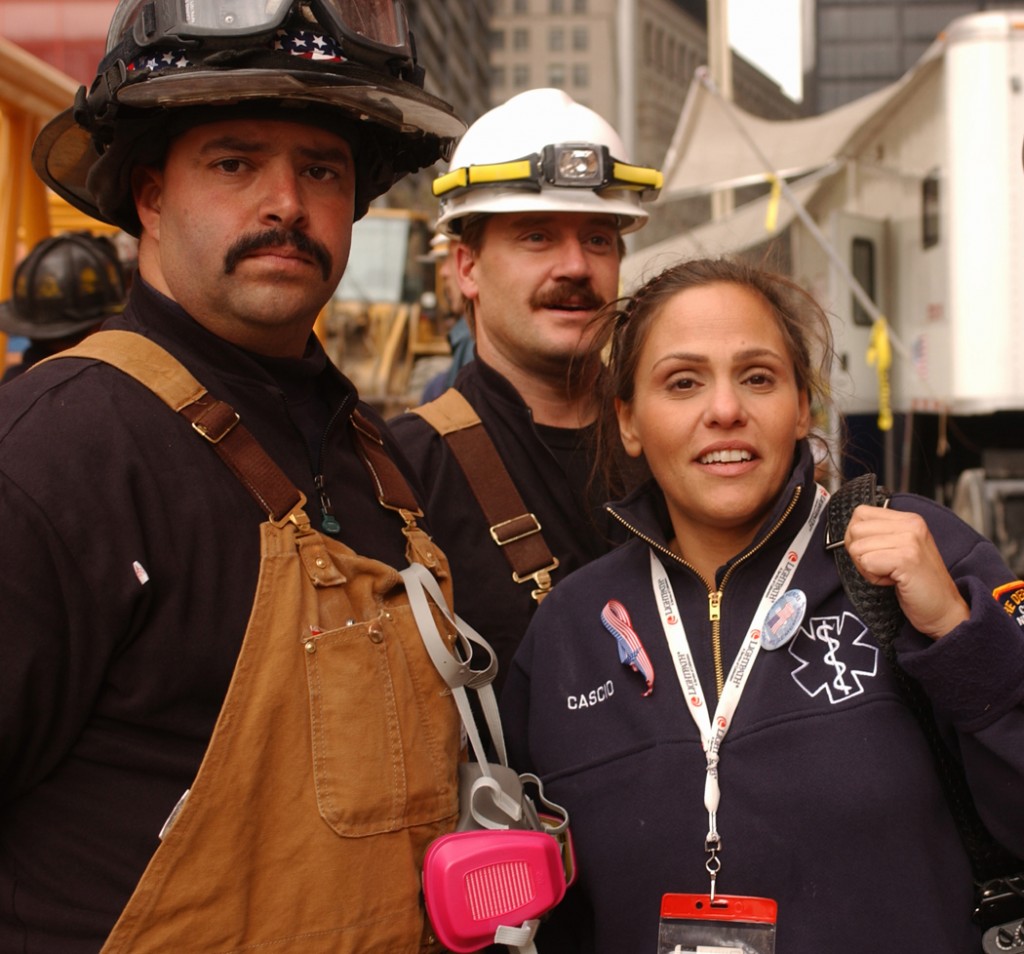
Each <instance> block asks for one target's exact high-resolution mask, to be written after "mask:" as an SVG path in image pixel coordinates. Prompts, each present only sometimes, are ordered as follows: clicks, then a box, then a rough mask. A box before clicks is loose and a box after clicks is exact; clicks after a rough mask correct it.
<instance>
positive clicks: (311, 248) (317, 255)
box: [224, 229, 334, 281]
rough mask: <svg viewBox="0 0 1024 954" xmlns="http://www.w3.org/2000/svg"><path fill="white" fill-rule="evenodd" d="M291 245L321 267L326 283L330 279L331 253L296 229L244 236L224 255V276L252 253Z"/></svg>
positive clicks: (273, 230) (268, 231)
mask: <svg viewBox="0 0 1024 954" xmlns="http://www.w3.org/2000/svg"><path fill="white" fill-rule="evenodd" d="M289 245H290V246H291V247H292V248H294V249H297V250H298V251H300V252H302V253H303V254H305V255H309V256H311V257H312V258H313V260H314V261H315V262H316V263H317V265H319V266H320V272H321V274H322V275H323V278H324V281H327V279H328V278H330V275H331V269H332V267H333V264H334V263H333V260H332V259H331V253H330V252H328V251H327V249H326V248H325V247H324V246H323V245H321V244H320V243H319V242H318V241H316V239H311V238H310V237H309V236H308V235H306V234H305V233H304V232H298V231H296V230H295V229H267V230H266V231H265V232H256V233H254V234H252V235H243V236H242V237H241V238H240V239H238V240H237V241H236V242H235V243H234V244H233V245H232V246H231V247H230V248H229V249H228V250H227V253H226V254H225V255H224V274H225V275H230V274H231V273H232V272H233V271H234V270H235V268H237V267H238V263H239V261H240V260H241V259H242V258H243V257H244V256H245V255H248V254H249V253H250V252H255V251H256V250H257V249H261V248H283V247H284V246H289Z"/></svg>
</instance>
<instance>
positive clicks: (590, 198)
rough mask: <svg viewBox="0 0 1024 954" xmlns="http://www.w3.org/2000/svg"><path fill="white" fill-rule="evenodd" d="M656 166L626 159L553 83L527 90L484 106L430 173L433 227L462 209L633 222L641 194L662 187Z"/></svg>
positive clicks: (446, 227) (453, 220) (457, 222)
mask: <svg viewBox="0 0 1024 954" xmlns="http://www.w3.org/2000/svg"><path fill="white" fill-rule="evenodd" d="M661 183H662V175H661V173H660V172H659V171H658V170H657V169H652V168H649V167H645V166H634V165H630V163H629V159H628V157H627V156H626V155H625V146H624V145H623V142H622V139H621V138H620V137H619V134H618V133H617V132H616V131H615V130H614V129H613V128H612V127H611V125H609V123H607V122H606V121H605V120H604V119H602V118H601V117H600V116H599V115H598V114H597V113H595V112H594V111H593V110H592V109H587V107H586V106H581V105H580V104H579V103H577V102H576V101H575V100H573V99H572V98H571V97H570V96H569V95H567V94H566V93H564V92H563V91H562V90H560V89H532V90H528V91H526V92H525V93H519V94H518V95H517V96H513V97H512V98H511V99H509V100H508V101H507V102H505V103H503V104H502V105H501V106H496V107H495V108H494V109H492V110H490V111H489V112H486V113H484V115H483V116H481V117H480V118H479V119H478V120H477V121H476V122H475V123H473V125H472V126H470V127H469V129H468V130H467V131H466V134H465V135H464V136H463V137H462V139H461V141H460V142H459V144H458V146H456V148H455V153H454V154H453V155H452V160H451V166H450V171H449V172H447V173H445V174H444V175H443V176H440V177H438V178H437V179H435V180H434V186H433V188H434V195H436V196H438V197H439V198H440V200H441V208H440V215H439V216H438V220H437V228H438V229H440V230H441V231H444V232H447V233H449V234H450V235H455V236H457V235H458V234H459V232H460V229H461V226H462V222H463V221H464V220H465V218H466V217H467V216H470V215H476V214H480V213H486V214H490V213H494V212H533V211H538V210H541V211H551V212H599V213H604V214H610V215H616V216H618V217H619V221H620V228H621V230H622V231H623V232H631V231H633V230H635V229H638V228H640V227H641V226H643V225H644V223H645V222H646V221H647V217H648V213H647V212H646V211H645V210H644V209H642V208H641V205H640V202H641V199H653V198H654V197H655V196H657V194H658V190H659V189H660V188H661Z"/></svg>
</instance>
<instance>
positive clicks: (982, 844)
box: [825, 474, 1024, 915]
mask: <svg viewBox="0 0 1024 954" xmlns="http://www.w3.org/2000/svg"><path fill="white" fill-rule="evenodd" d="M891 496H892V495H891V494H890V493H889V491H888V490H886V489H885V487H882V486H881V485H879V484H878V482H877V479H876V477H875V475H874V474H863V475H862V476H860V477H856V478H854V479H853V480H849V481H847V482H846V483H845V484H843V485H842V487H840V488H839V490H838V491H836V493H834V494H833V495H832V497H831V499H830V500H829V503H828V512H827V515H826V524H825V526H826V531H825V546H826V549H829V550H831V551H832V554H833V556H834V557H835V561H836V569H837V570H838V571H839V578H840V580H842V583H843V589H844V590H846V595H847V596H848V597H849V598H850V602H851V603H853V606H854V609H855V610H856V611H857V614H858V615H859V616H860V618H861V619H862V620H863V621H864V623H865V624H866V625H867V627H868V628H869V629H870V630H871V631H872V633H873V634H874V636H875V639H876V640H877V641H878V644H879V646H880V647H881V649H882V652H883V654H884V655H885V658H886V659H887V660H888V662H889V665H890V666H891V668H892V671H893V673H894V674H895V676H896V680H897V683H898V685H899V688H900V691H901V692H902V693H903V695H904V697H905V698H906V700H907V702H908V704H909V705H910V708H911V709H912V711H913V713H914V715H915V716H916V717H917V720H918V722H919V723H920V724H921V728H922V730H923V731H924V734H925V738H926V739H927V741H928V746H929V748H930V749H931V752H932V756H933V757H934V759H935V762H936V765H937V767H938V771H939V778H940V780H941V782H942V787H943V790H944V792H945V795H946V800H947V801H948V803H949V807H950V811H951V812H952V814H953V818H954V819H955V820H956V823H957V827H958V829H959V831H960V837H961V839H962V840H963V843H964V847H965V849H966V850H967V854H968V856H969V857H970V860H971V868H972V870H973V872H974V877H975V879H976V880H977V881H978V882H979V884H984V883H985V882H988V881H991V880H993V879H997V878H1001V877H1005V876H1006V875H1008V874H1011V873H1014V872H1021V871H1024V863H1022V862H1021V861H1020V860H1019V859H1017V858H1015V857H1014V856H1013V855H1011V854H1010V853H1009V852H1008V851H1006V849H1005V848H1003V847H1002V845H1000V844H999V843H998V842H997V841H996V840H995V839H994V838H993V837H992V835H991V834H990V833H989V831H988V829H987V828H986V827H985V824H984V822H982V820H981V818H980V816H979V815H978V810H977V808H976V807H975V805H974V799H973V797H972V796H971V791H970V788H969V786H968V784H967V776H966V775H965V774H964V769H963V766H962V765H961V763H960V761H959V760H958V759H957V758H956V757H955V756H954V755H953V753H952V752H951V751H950V750H949V747H948V746H947V745H946V744H945V742H944V741H943V739H942V736H941V734H940V732H939V727H938V725H937V724H936V722H935V714H934V712H933V710H932V706H931V702H930V701H929V699H928V697H927V696H926V695H925V693H924V691H923V690H922V689H921V686H920V685H919V684H918V683H917V682H916V681H915V680H914V679H913V678H912V677H911V676H909V675H908V674H907V672H906V671H905V670H904V669H903V668H902V667H901V666H900V664H899V660H898V659H897V657H896V648H895V645H894V643H893V640H894V638H895V636H896V635H897V633H899V631H900V629H901V628H902V627H903V623H904V622H905V620H906V617H905V616H904V614H903V610H902V609H901V608H900V605H899V602H898V600H897V599H896V590H895V587H891V586H876V585H874V584H872V583H869V582H868V581H867V580H865V579H864V577H862V576H861V575H860V572H859V571H858V570H857V568H856V566H854V563H853V560H851V559H850V555H849V554H848V553H847V552H846V549H845V547H844V546H843V537H844V536H845V535H846V526H847V524H848V523H849V522H850V518H851V517H852V516H853V511H854V509H855V508H857V507H859V506H860V505H861V504H867V505H869V506H872V507H886V506H888V505H889V500H890V497H891ZM975 913H976V915H977V913H978V912H975Z"/></svg>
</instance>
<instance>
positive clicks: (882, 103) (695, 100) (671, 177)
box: [659, 41, 944, 202]
mask: <svg viewBox="0 0 1024 954" xmlns="http://www.w3.org/2000/svg"><path fill="white" fill-rule="evenodd" d="M943 45H944V44H943V43H942V41H938V42H936V43H934V44H933V45H932V47H931V48H930V49H929V50H928V51H927V52H926V53H925V55H924V56H923V57H922V58H921V59H920V60H919V61H918V63H917V64H916V65H915V66H914V67H913V68H912V69H911V70H910V71H908V72H907V73H905V74H904V75H903V76H902V77H901V78H900V79H899V80H897V81H896V82H895V83H892V84H890V85H889V86H886V87H884V88H882V89H880V90H876V91H875V92H874V93H869V94H868V95H867V96H863V97H861V98H860V99H858V100H854V102H852V103H848V104H846V105H845V106H840V107H839V108H838V109H833V110H832V111H831V112H828V113H822V114H821V115H820V116H811V117H809V118H807V119H789V120H771V119H761V118H760V117H758V116H754V115H753V114H752V113H748V112H746V111H745V110H743V109H740V108H739V107H738V106H736V105H735V104H733V103H730V102H728V101H726V100H724V99H723V98H722V97H721V96H720V95H719V94H718V92H717V90H716V89H715V87H714V84H713V83H712V82H711V79H710V77H709V76H708V73H707V70H706V69H704V68H703V67H702V68H701V69H699V70H698V71H697V75H696V77H695V79H694V81H693V82H692V83H691V84H690V89H689V92H688V93H687V96H686V102H685V103H684V104H683V109H682V112H681V113H680V115H679V122H678V124H677V125H676V130H675V133H674V134H673V136H672V142H671V144H670V145H669V148H668V152H667V154H666V156H665V162H664V166H663V169H662V172H663V173H664V175H665V185H664V188H663V189H662V192H661V198H660V199H659V202H664V201H669V200H671V199H677V198H682V197H684V196H688V195H697V194H702V193H707V192H710V191H713V190H715V189H721V188H730V187H738V186H741V185H749V184H751V183H755V182H764V181H765V179H766V177H768V176H769V175H778V176H782V177H784V178H787V179H789V178H792V177H795V176H800V175H804V174H806V173H808V172H813V171H815V170H817V169H821V168H823V167H825V166H828V165H829V164H831V163H834V162H836V161H837V160H839V159H841V158H842V157H843V156H844V155H846V154H847V153H848V150H849V147H850V146H851V144H852V143H853V142H854V141H855V140H857V139H858V138H860V134H861V133H862V131H864V130H865V129H866V127H868V126H873V125H874V124H875V122H876V121H879V120H880V119H881V118H882V116H883V115H884V114H885V113H886V112H887V111H888V110H887V107H888V106H890V104H892V103H893V102H894V101H895V100H896V99H897V97H898V96H899V94H900V93H901V92H902V91H903V90H904V89H905V88H906V87H907V86H908V85H910V84H911V83H912V82H914V81H915V79H916V78H917V77H918V76H919V75H920V74H922V73H923V72H924V71H926V70H930V69H931V68H932V67H934V65H935V64H936V63H937V62H938V57H939V54H940V53H941V50H942V47H943ZM755 146H756V148H755Z"/></svg>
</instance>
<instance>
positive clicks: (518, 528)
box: [491, 513, 558, 583]
mask: <svg viewBox="0 0 1024 954" xmlns="http://www.w3.org/2000/svg"><path fill="white" fill-rule="evenodd" d="M535 533H540V521H539V520H538V519H537V516H536V514H532V513H524V514H520V515H519V516H518V517H513V518H512V519H511V520H502V521H501V523H496V524H494V526H493V527H491V539H492V540H493V541H494V542H495V543H496V544H498V546H499V547H504V546H507V545H508V544H510V543H515V542H516V540H522V539H524V538H526V537H529V536H532V535H533V534H535ZM554 566H558V561H557V560H555V563H554ZM552 568H553V567H552ZM512 575H513V576H515V573H513V574H512ZM527 579H529V577H527ZM516 582H517V583H521V582H522V580H516Z"/></svg>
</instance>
